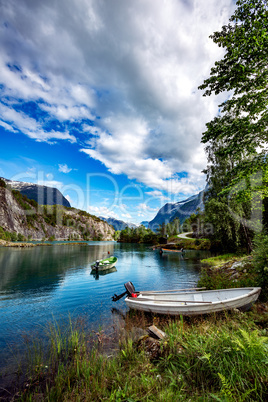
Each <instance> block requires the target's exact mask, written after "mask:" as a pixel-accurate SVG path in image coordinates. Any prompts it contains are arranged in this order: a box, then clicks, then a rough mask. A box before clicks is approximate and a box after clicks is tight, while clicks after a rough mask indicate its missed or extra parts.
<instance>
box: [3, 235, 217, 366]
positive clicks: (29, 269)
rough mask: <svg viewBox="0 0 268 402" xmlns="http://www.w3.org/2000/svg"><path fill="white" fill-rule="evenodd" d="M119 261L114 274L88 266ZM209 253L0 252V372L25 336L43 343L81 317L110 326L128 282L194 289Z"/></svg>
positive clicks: (110, 246)
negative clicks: (53, 328) (58, 326)
mask: <svg viewBox="0 0 268 402" xmlns="http://www.w3.org/2000/svg"><path fill="white" fill-rule="evenodd" d="M108 251H110V254H111V255H115V256H116V257H117V258H118V263H117V265H116V270H115V272H112V273H109V274H106V275H99V276H94V275H92V274H91V264H92V262H94V261H95V260H96V259H102V258H104V257H106V256H107V255H108ZM208 255H209V252H201V251H199V252H197V251H187V250H186V252H185V256H184V258H182V256H181V255H180V254H179V253H174V254H168V255H165V254H164V255H163V256H160V255H159V253H158V252H157V251H153V250H152V249H150V248H149V247H147V246H144V245H132V244H123V243H115V242H88V244H87V245H82V244H81V245H71V244H68V245H56V244H55V245H52V246H43V247H42V246H37V247H33V248H28V249H27V248H25V249H19V248H4V247H0V368H3V366H4V365H5V364H6V361H7V360H6V359H7V358H9V357H10V356H11V355H14V354H15V353H16V352H15V351H18V350H22V349H23V347H25V338H26V337H27V336H29V335H33V334H34V336H38V337H42V335H43V334H44V332H45V328H47V325H48V323H49V322H52V321H53V320H56V321H57V322H60V323H64V322H66V321H67V320H68V319H69V316H71V317H72V318H74V319H76V318H78V317H83V318H84V319H85V320H86V322H87V327H88V328H89V329H91V330H92V329H93V330H96V331H98V330H99V329H100V327H101V328H105V327H107V326H109V325H112V323H113V320H114V314H113V313H112V308H113V307H116V308H117V309H118V310H119V311H121V312H122V313H125V312H126V311H127V307H126V306H125V302H124V298H122V299H121V300H120V301H118V302H117V303H114V302H112V300H111V297H112V295H113V294H114V293H117V294H120V293H123V292H124V291H125V288H124V283H126V282H127V281H132V282H133V284H134V286H135V288H136V290H161V289H162V290H163V289H174V288H176V289H177V288H185V287H189V286H191V285H195V284H196V282H197V280H198V277H199V272H200V258H205V257H206V256H208Z"/></svg>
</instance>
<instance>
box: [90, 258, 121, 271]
mask: <svg viewBox="0 0 268 402" xmlns="http://www.w3.org/2000/svg"><path fill="white" fill-rule="evenodd" d="M116 263H117V258H116V257H109V258H105V259H104V260H100V261H98V260H97V261H96V262H95V263H94V264H92V265H91V272H92V271H106V269H111V268H113V267H114V266H115V264H116Z"/></svg>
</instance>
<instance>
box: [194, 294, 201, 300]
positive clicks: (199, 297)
mask: <svg viewBox="0 0 268 402" xmlns="http://www.w3.org/2000/svg"><path fill="white" fill-rule="evenodd" d="M194 301H203V295H202V294H200V295H199V294H197V293H196V294H194Z"/></svg>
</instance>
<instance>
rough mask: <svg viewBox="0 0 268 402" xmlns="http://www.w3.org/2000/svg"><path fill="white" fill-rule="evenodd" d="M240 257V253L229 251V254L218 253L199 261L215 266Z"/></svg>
mask: <svg viewBox="0 0 268 402" xmlns="http://www.w3.org/2000/svg"><path fill="white" fill-rule="evenodd" d="M241 257H242V255H241V254H236V253H229V254H223V255H218V256H215V257H210V258H205V259H203V260H201V263H202V264H203V265H206V266H209V267H217V266H220V265H222V264H224V263H226V262H229V261H235V260H236V259H237V258H241Z"/></svg>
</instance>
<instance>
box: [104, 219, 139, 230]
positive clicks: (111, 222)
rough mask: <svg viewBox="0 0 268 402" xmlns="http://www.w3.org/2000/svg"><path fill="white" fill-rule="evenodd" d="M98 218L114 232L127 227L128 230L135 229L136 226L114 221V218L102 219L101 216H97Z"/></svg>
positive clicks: (117, 220)
mask: <svg viewBox="0 0 268 402" xmlns="http://www.w3.org/2000/svg"><path fill="white" fill-rule="evenodd" d="M99 218H100V219H102V220H103V221H105V222H107V223H109V225H112V226H113V227H114V229H115V230H124V229H126V228H127V227H129V228H136V227H137V225H135V224H134V223H130V222H124V221H120V220H119V219H115V218H104V217H103V216H99Z"/></svg>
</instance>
